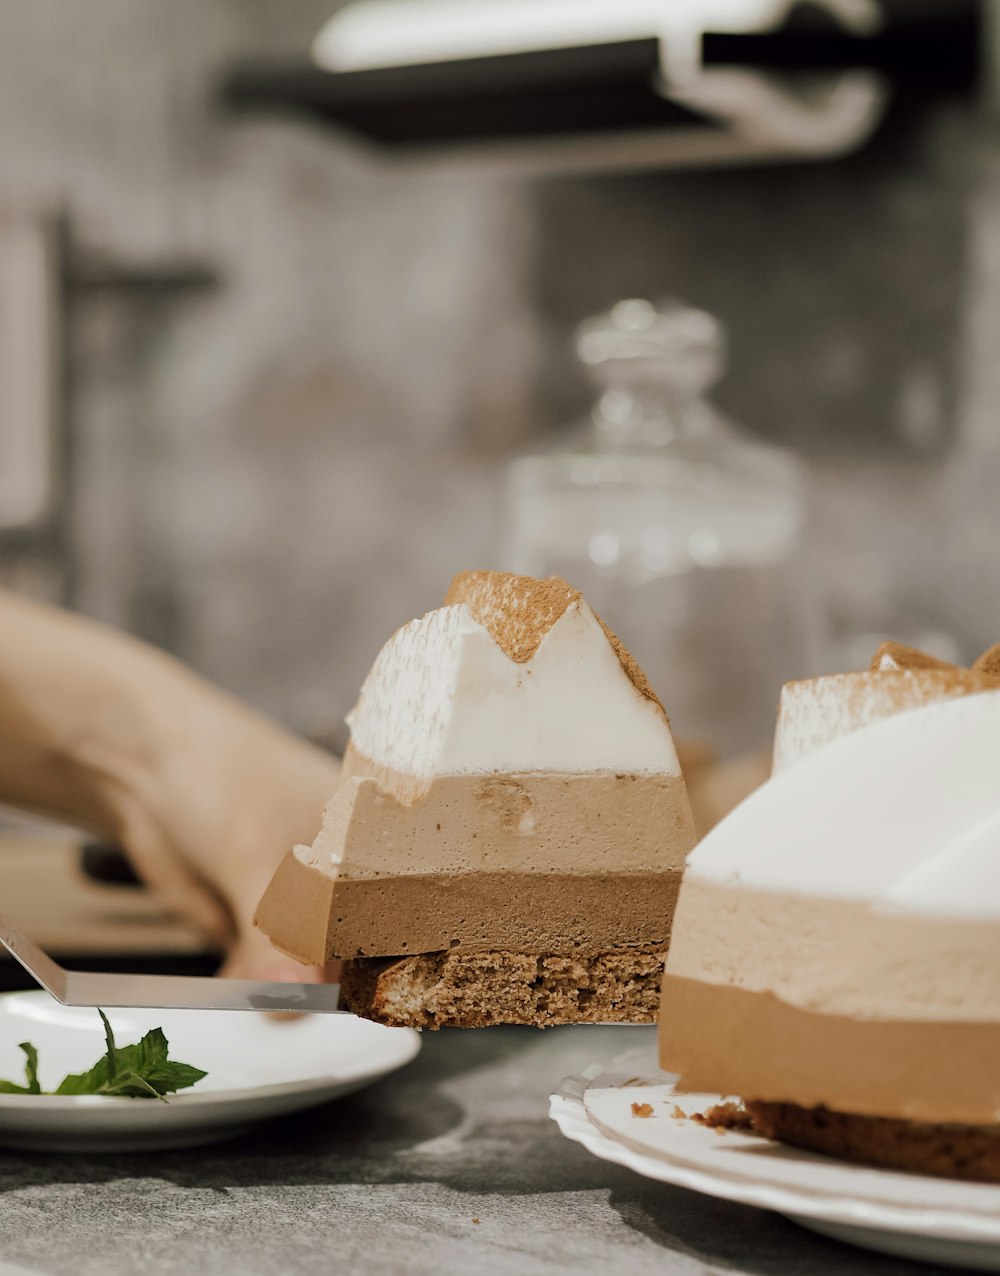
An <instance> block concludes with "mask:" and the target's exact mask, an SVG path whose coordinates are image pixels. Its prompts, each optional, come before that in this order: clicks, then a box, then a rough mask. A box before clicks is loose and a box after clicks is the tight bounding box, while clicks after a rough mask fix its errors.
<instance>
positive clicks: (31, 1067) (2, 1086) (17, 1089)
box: [0, 1041, 42, 1094]
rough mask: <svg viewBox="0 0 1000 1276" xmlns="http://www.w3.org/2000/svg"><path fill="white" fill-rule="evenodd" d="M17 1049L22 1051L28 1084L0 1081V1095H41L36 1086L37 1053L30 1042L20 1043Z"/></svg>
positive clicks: (40, 1090) (39, 1087)
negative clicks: (24, 1057)
mask: <svg viewBox="0 0 1000 1276" xmlns="http://www.w3.org/2000/svg"><path fill="white" fill-rule="evenodd" d="M19 1049H21V1050H23V1051H24V1053H25V1056H26V1062H25V1065H24V1075H25V1079H26V1080H27V1083H28V1084H27V1085H18V1084H17V1083H16V1082H14V1081H0V1094H41V1093H42V1087H41V1086H40V1085H39V1084H38V1051H37V1050H36V1049H35V1047H34V1046H33V1045H32V1044H31V1042H30V1041H22V1042H21V1044H20V1047H19Z"/></svg>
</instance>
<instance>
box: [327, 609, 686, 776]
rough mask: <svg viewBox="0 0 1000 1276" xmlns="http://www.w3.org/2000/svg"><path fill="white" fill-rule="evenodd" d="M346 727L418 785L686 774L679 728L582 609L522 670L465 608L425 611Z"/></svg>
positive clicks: (398, 640) (394, 641)
mask: <svg viewBox="0 0 1000 1276" xmlns="http://www.w3.org/2000/svg"><path fill="white" fill-rule="evenodd" d="M347 721H348V723H349V725H350V728H351V738H352V741H353V744H354V747H355V749H357V750H358V752H359V753H361V754H363V755H364V756H365V757H366V758H368V759H370V760H371V761H372V762H375V763H376V764H378V765H380V766H384V767H389V768H391V769H392V770H394V771H399V772H402V773H403V774H406V775H411V776H415V777H420V778H431V777H433V776H436V775H462V774H466V773H475V772H493V771H559V772H569V773H572V772H581V771H617V772H638V773H662V774H666V775H679V774H680V765H679V763H678V761H677V752H676V750H675V748H674V744H673V740H672V739H671V735H670V728H669V727H668V726H667V723H666V721H665V720H664V718H663V716H662V714H661V713H660V711H659V709H658V707H657V706H656V705H655V704H654V703H653V702H652V701H650V700H647V699H646V698H645V697H643V696H642V695H641V694H640V693H639V692H638V691H637V690H636V688H635V686H634V685H633V683H632V681H631V679H630V678H629V676H628V674H627V673H626V672H625V670H624V669H623V668H622V665H621V662H620V660H619V659H618V656H617V655H616V653H615V651H614V648H613V647H612V646H611V644H610V643H609V642H608V639H607V637H606V635H605V633H604V631H603V629H602V628H601V626H600V624H599V623H598V621H597V619H596V617H595V616H594V613H593V612H592V611H591V609H590V608H589V607H588V606H587V604H586V603H585V602H583V601H580V602H576V603H573V604H571V606H569V607H568V608H567V609H566V611H565V613H564V614H563V615H562V616H561V617H560V618H559V620H558V621H557V622H556V623H555V624H554V625H553V626H552V628H551V629H550V630H549V632H548V633H547V634H546V635H545V637H544V638H543V639H542V642H541V644H540V645H539V648H538V650H537V652H536V653H535V655H534V656H533V657H532V658H531V659H530V660H529V661H527V662H525V663H524V664H517V663H515V662H514V661H513V660H511V659H510V658H509V657H508V656H507V655H506V653H505V652H504V651H503V650H502V649H501V648H500V647H499V646H498V645H497V643H496V642H495V641H494V640H493V638H492V637H491V636H490V634H489V632H488V631H487V630H486V629H485V628H484V627H483V626H482V625H480V624H479V623H478V622H477V621H476V620H475V619H474V618H473V616H472V614H471V613H470V611H469V609H468V607H467V606H466V605H465V604H464V603H459V604H456V605H454V606H451V607H441V608H439V609H438V610H436V611H432V612H428V614H427V615H426V616H423V617H421V618H420V619H419V620H414V621H411V622H410V624H408V625H404V626H403V628H402V629H400V630H398V631H397V632H396V633H395V634H394V635H393V637H392V638H390V640H389V642H388V643H387V644H386V645H385V647H383V649H382V651H381V652H380V653H379V655H378V658H377V659H376V661H375V664H374V666H373V667H372V670H371V672H370V673H369V675H368V677H367V678H366V679H365V683H364V686H363V687H362V688H361V694H360V697H359V699H358V703H357V704H356V705H355V707H354V709H353V710H352V712H351V713H350V714H349V715H348V719H347Z"/></svg>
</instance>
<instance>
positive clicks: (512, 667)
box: [257, 572, 695, 1027]
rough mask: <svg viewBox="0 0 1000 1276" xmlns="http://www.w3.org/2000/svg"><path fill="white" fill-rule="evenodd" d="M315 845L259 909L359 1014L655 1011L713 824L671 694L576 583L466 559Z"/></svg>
mask: <svg viewBox="0 0 1000 1276" xmlns="http://www.w3.org/2000/svg"><path fill="white" fill-rule="evenodd" d="M348 722H349V725H350V728H351V743H350V745H349V747H348V750H347V754H346V756H345V759H344V767H343V773H342V777H341V780H340V785H339V787H338V789H337V791H336V792H335V793H334V795H333V797H332V798H331V800H330V802H329V803H328V805H327V808H326V811H325V812H324V817H323V827H322V829H321V830H320V832H319V834H318V836H317V837H316V839H315V841H314V842H313V844H312V846H309V847H304V846H298V847H295V848H294V850H292V851H291V852H290V853H289V855H288V856H287V857H286V858H285V860H284V861H283V863H282V864H281V866H280V867H279V869H278V871H277V873H276V874H275V877H274V879H273V880H272V882H271V885H270V886H269V888H268V890H267V892H266V894H265V895H264V898H263V900H262V901H261V904H260V907H259V909H258V914H257V924H258V926H260V927H261V929H262V930H264V932H265V933H266V934H267V935H268V936H269V937H270V939H271V942H272V943H273V944H274V945H275V947H277V948H279V949H281V950H282V951H283V952H285V953H287V954H289V955H290V956H292V957H294V958H296V959H297V960H299V961H303V962H306V963H310V964H316V965H321V964H324V963H326V962H327V961H329V960H330V959H331V958H335V957H338V958H342V959H344V967H343V978H342V984H341V987H342V996H343V1000H344V1003H345V1005H346V1007H347V1008H348V1009H351V1010H353V1011H355V1012H356V1013H358V1014H363V1015H365V1016H367V1017H369V1018H375V1019H378V1020H380V1021H382V1022H385V1023H392V1024H410V1025H415V1026H419V1027H439V1026H442V1025H444V1024H457V1025H464V1026H478V1025H482V1024H488V1023H501V1022H502V1023H531V1024H541V1025H544V1024H550V1023H561V1022H585V1021H601V1020H630V1021H650V1020H652V1019H654V1018H655V1015H656V1011H657V1006H658V1001H659V983H660V976H661V973H662V965H663V952H664V950H665V949H666V946H667V943H668V940H669V934H670V919H671V917H672V915H673V910H674V904H675V901H676V895H677V890H678V887H679V884H680V876H681V871H682V868H683V864H684V860H685V856H686V855H687V853H688V851H690V849H691V847H692V846H693V845H694V840H695V839H694V829H693V823H692V818H691V810H690V806H689V803H688V797H687V792H686V789H685V785H684V780H683V778H682V776H681V771H680V766H679V764H678V761H677V753H676V750H675V748H674V744H673V741H672V739H671V734H670V728H669V725H668V723H667V717H666V714H665V713H664V710H663V706H662V705H661V704H660V702H659V700H658V699H657V697H656V695H655V694H654V692H653V690H652V689H651V687H650V686H649V684H648V682H647V681H646V678H645V676H644V675H643V673H642V671H641V670H640V669H639V668H638V666H637V665H636V664H635V662H634V661H633V660H632V658H631V657H630V656H629V654H628V652H627V651H626V650H625V648H624V647H623V646H622V644H621V643H620V642H619V641H618V639H617V638H616V637H615V635H614V634H613V633H611V632H610V630H608V629H607V628H606V626H605V625H604V624H603V623H602V622H601V621H600V620H599V619H598V617H597V616H595V614H594V613H593V611H591V609H590V607H589V606H588V605H587V603H586V602H585V601H584V599H583V598H582V596H581V595H580V593H579V591H577V590H575V589H573V588H572V587H571V586H570V585H568V584H567V583H566V582H565V581H563V580H560V579H557V578H552V579H550V580H545V581H539V580H534V579H532V578H529V577H524V576H512V575H508V574H505V573H493V572H466V573H463V574H461V575H459V576H457V577H456V578H455V580H454V581H453V582H452V584H451V587H450V589H449V591H448V595H447V597H446V599H445V605H444V606H443V607H441V608H439V609H438V610H436V611H432V612H429V613H428V614H427V615H425V616H423V617H421V618H420V619H418V620H414V621H412V622H411V623H410V624H408V625H405V626H404V627H403V628H402V629H400V630H399V631H398V632H397V633H396V634H394V635H393V637H392V638H391V639H390V640H389V642H388V643H387V644H386V646H385V647H384V648H383V649H382V651H381V653H380V654H379V656H378V658H377V660H376V661H375V664H374V666H373V668H372V670H371V672H370V674H369V675H368V678H367V679H366V681H365V683H364V686H363V687H362V689H361V694H360V697H359V700H358V703H357V705H356V707H355V708H354V710H353V712H352V713H351V715H350V716H349V718H348Z"/></svg>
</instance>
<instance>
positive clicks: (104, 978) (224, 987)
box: [0, 915, 346, 1015]
mask: <svg viewBox="0 0 1000 1276" xmlns="http://www.w3.org/2000/svg"><path fill="white" fill-rule="evenodd" d="M0 944H3V946H4V948H6V949H7V951H8V952H9V953H10V954H11V956H12V957H13V958H14V959H15V960H16V961H18V962H20V963H21V965H22V966H23V967H24V969H25V970H26V971H27V972H28V974H29V975H31V977H32V978H33V979H34V980H36V981H37V982H38V983H39V984H41V986H42V987H43V988H44V989H45V991H46V992H48V993H49V994H50V995H51V996H53V997H54V998H55V999H56V1001H58V1002H60V1003H61V1004H62V1005H64V1006H100V1007H101V1008H102V1009H104V1010H112V1009H121V1008H124V1007H130V1006H135V1007H140V1008H149V1009H155V1010H268V1011H286V1010H287V1011H293V1012H295V1013H297V1014H317V1015H333V1014H344V1013H346V1012H345V1011H342V1010H341V1009H340V1006H339V1002H340V985H339V984H291V983H269V982H267V981H266V980H255V979H218V978H214V977H211V976H198V975H117V974H104V973H101V972H98V971H83V970H66V969H65V968H64V967H63V966H60V965H59V963H58V962H55V961H53V960H52V958H51V957H49V956H48V955H47V954H46V953H44V952H43V951H42V950H41V949H40V948H39V947H38V945H37V944H35V943H33V942H32V941H31V940H30V939H28V938H27V936H26V935H22V934H21V932H20V931H19V930H18V929H17V928H16V927H15V926H13V925H12V924H11V922H9V921H8V920H7V918H6V917H4V916H2V915H0Z"/></svg>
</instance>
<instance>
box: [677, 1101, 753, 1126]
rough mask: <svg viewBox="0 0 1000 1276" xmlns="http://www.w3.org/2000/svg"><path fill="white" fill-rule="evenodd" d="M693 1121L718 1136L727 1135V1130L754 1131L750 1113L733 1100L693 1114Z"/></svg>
mask: <svg viewBox="0 0 1000 1276" xmlns="http://www.w3.org/2000/svg"><path fill="white" fill-rule="evenodd" d="M678 1111H679V1109H678ZM681 1115H682V1116H683V1113H681ZM691 1120H692V1121H697V1122H698V1124H699V1125H707V1126H708V1127H709V1128H710V1129H713V1130H714V1131H715V1132H716V1134H725V1132H726V1131H727V1130H752V1129H753V1122H752V1121H751V1120H750V1114H749V1112H747V1110H746V1108H745V1107H744V1106H743V1104H742V1103H738V1102H737V1103H734V1102H733V1101H732V1100H727V1101H726V1102H725V1103H716V1104H713V1106H712V1107H710V1108H709V1109H708V1111H707V1112H692V1114H691Z"/></svg>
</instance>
